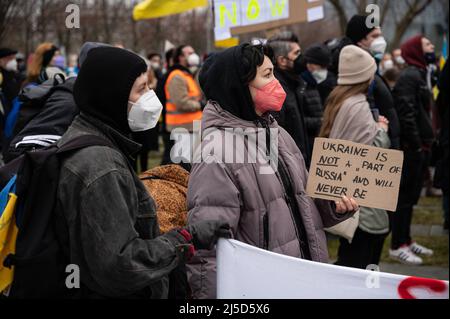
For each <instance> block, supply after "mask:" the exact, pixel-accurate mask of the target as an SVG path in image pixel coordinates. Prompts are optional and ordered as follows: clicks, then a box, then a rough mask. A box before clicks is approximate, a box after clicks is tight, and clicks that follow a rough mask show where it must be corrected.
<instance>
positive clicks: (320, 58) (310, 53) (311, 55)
mask: <svg viewBox="0 0 450 319" xmlns="http://www.w3.org/2000/svg"><path fill="white" fill-rule="evenodd" d="M303 57H304V59H305V62H306V63H312V64H317V65H320V66H323V67H328V66H329V65H330V63H331V52H330V50H329V49H328V48H327V47H326V46H325V45H322V44H316V45H313V46H310V47H309V48H307V49H306V50H305V53H304V54H303Z"/></svg>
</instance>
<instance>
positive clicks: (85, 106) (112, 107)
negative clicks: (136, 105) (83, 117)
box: [73, 47, 147, 134]
mask: <svg viewBox="0 0 450 319" xmlns="http://www.w3.org/2000/svg"><path fill="white" fill-rule="evenodd" d="M145 72H147V64H145V61H144V60H143V59H142V58H140V57H139V56H137V55H136V54H134V53H132V52H130V51H127V50H124V49H120V48H115V47H99V48H95V49H92V50H90V51H89V54H88V55H87V57H86V60H85V61H84V63H83V65H82V67H81V69H80V73H79V74H78V77H77V79H76V81H75V85H74V92H73V95H74V98H75V102H76V104H77V105H78V107H79V108H80V110H81V111H82V112H83V113H86V114H89V115H91V116H93V117H95V118H97V119H99V120H101V121H103V122H104V123H106V124H108V125H109V126H111V127H113V128H114V129H116V130H118V131H120V132H121V133H124V134H128V133H129V132H130V128H129V126H128V99H129V96H130V92H131V88H132V87H133V84H134V82H135V81H136V79H137V78H138V77H139V76H140V75H142V74H143V73H145Z"/></svg>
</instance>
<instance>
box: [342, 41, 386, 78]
mask: <svg viewBox="0 0 450 319" xmlns="http://www.w3.org/2000/svg"><path fill="white" fill-rule="evenodd" d="M376 70H377V65H376V63H375V59H374V58H373V57H372V56H371V55H370V54H369V53H368V52H366V51H364V50H363V49H361V48H359V47H357V46H355V45H348V46H346V47H344V48H343V49H342V51H341V54H340V56H339V78H338V84H339V85H354V84H359V83H364V82H368V81H369V80H370V79H371V78H372V77H373V75H374V74H375V72H376Z"/></svg>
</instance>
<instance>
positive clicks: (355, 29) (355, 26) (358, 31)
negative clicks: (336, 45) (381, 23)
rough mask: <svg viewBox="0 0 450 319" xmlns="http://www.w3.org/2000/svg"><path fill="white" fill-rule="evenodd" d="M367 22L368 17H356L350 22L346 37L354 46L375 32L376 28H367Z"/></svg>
mask: <svg viewBox="0 0 450 319" xmlns="http://www.w3.org/2000/svg"><path fill="white" fill-rule="evenodd" d="M366 20H367V16H363V15H354V16H353V17H352V18H351V19H350V21H349V22H348V24H347V31H346V33H345V35H346V36H347V38H349V39H350V40H352V41H353V44H358V42H359V41H361V40H362V39H364V38H365V37H366V36H367V35H368V34H369V33H370V32H372V31H373V30H375V27H372V28H368V27H367V24H366Z"/></svg>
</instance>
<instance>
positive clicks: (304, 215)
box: [188, 44, 358, 298]
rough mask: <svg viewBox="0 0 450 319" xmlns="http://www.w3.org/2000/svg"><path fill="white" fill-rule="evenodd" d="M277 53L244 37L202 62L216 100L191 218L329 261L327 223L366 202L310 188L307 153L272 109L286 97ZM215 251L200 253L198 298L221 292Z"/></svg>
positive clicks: (209, 109)
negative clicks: (322, 196) (325, 196)
mask: <svg viewBox="0 0 450 319" xmlns="http://www.w3.org/2000/svg"><path fill="white" fill-rule="evenodd" d="M272 56H273V55H272V53H271V50H270V49H269V48H264V47H263V46H261V45H256V46H253V45H250V44H243V45H240V46H237V47H233V48H230V49H228V50H226V51H224V52H221V53H218V54H215V55H213V56H211V57H210V58H208V60H207V61H206V62H205V64H204V66H203V67H202V70H201V71H200V77H199V78H200V84H201V87H202V89H203V92H204V93H205V95H206V97H207V98H208V100H209V103H208V105H207V106H206V108H205V110H204V113H203V119H202V144H201V146H202V149H203V150H202V160H201V161H197V160H196V161H195V163H194V164H193V168H192V171H191V176H190V179H189V186H188V209H189V214H188V224H191V223H196V222H198V221H202V220H208V219H214V220H221V221H225V222H227V223H229V225H230V226H231V229H232V233H233V237H234V238H235V239H237V240H239V241H242V242H244V243H247V244H250V245H253V246H256V247H259V248H263V249H266V250H269V251H273V252H276V253H280V254H284V255H288V256H293V257H298V258H303V259H308V260H312V261H317V262H327V261H328V251H327V242H326V236H325V232H324V230H323V229H324V227H332V226H334V225H337V224H339V223H341V222H343V221H345V220H347V219H348V218H350V217H351V216H353V214H354V212H355V211H356V210H357V209H358V205H357V203H356V202H355V200H353V199H349V198H347V197H344V198H342V199H341V200H338V201H337V202H336V203H334V202H331V201H327V200H319V199H317V200H313V199H312V198H311V197H309V196H307V195H306V192H305V188H306V182H307V176H308V172H307V170H306V166H305V161H304V159H303V156H302V153H301V151H300V150H299V148H298V147H297V145H296V144H295V142H294V140H293V138H292V137H291V136H290V135H289V134H288V133H287V132H286V131H285V130H284V129H283V128H281V127H279V126H278V123H277V122H276V121H275V120H274V118H273V117H272V115H270V112H271V111H279V110H280V109H281V108H282V106H283V103H284V100H285V98H286V93H285V92H284V90H283V88H282V87H281V85H280V83H279V82H278V80H277V79H276V77H275V76H274V73H273V71H274V66H273V62H272V60H271V59H272ZM256 134H258V136H257V141H258V143H255V140H254V137H255V135H256ZM260 135H262V139H261V140H260V139H259V137H260ZM223 149H225V151H222V150H223ZM251 154H257V156H258V158H257V160H256V161H250V159H249V157H250V156H251ZM196 155H197V156H198V154H196ZM247 156H248V157H247ZM267 157H269V158H270V165H267V164H268V160H267ZM242 158H244V161H241V159H242ZM272 164H274V165H272ZM334 205H335V206H334ZM215 258H216V257H215V251H214V250H213V249H211V250H201V251H199V252H198V254H197V255H196V256H195V257H194V259H192V261H191V264H190V265H189V267H188V278H189V282H190V285H191V289H192V292H193V296H194V297H195V298H214V297H215V296H216V260H215Z"/></svg>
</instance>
